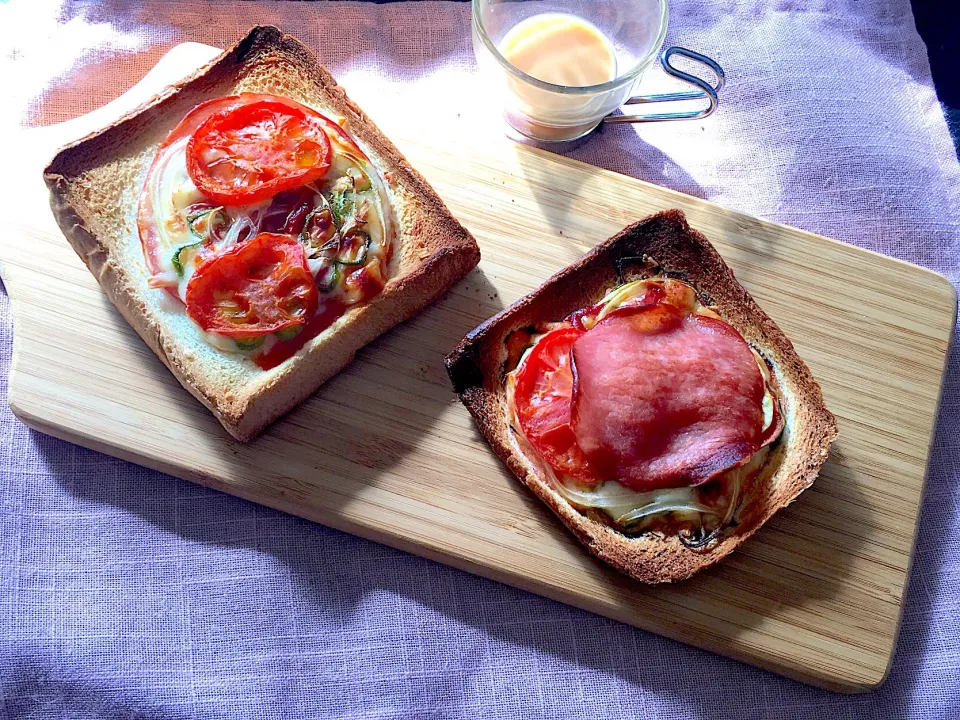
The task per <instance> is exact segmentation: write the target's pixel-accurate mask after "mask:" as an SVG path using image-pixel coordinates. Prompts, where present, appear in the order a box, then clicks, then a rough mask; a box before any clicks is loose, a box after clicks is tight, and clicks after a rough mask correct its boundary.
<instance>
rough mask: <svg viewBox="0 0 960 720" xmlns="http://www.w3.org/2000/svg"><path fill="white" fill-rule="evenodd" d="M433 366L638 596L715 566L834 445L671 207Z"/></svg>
mask: <svg viewBox="0 0 960 720" xmlns="http://www.w3.org/2000/svg"><path fill="white" fill-rule="evenodd" d="M446 364H447V369H448V372H449V375H450V378H451V380H452V382H453V386H454V390H455V392H456V393H457V395H458V396H459V398H460V400H461V401H462V402H463V404H464V405H465V406H466V407H467V409H468V410H469V411H470V413H471V414H472V415H473V417H474V419H475V420H476V422H477V425H478V426H479V429H480V431H481V433H482V434H483V436H484V437H485V438H486V440H487V442H488V443H489V444H490V446H491V447H492V448H493V450H494V451H495V452H496V453H497V455H498V456H499V457H500V458H501V459H502V460H503V462H504V463H505V464H506V465H507V467H508V468H509V469H510V470H511V471H512V472H513V474H514V475H516V477H517V478H518V479H519V480H520V481H521V482H522V483H523V484H524V485H526V486H527V487H528V488H530V490H532V491H533V492H534V493H535V494H536V495H537V496H538V497H539V498H540V499H541V500H542V501H543V502H544V503H546V505H548V506H549V507H550V509H551V510H553V512H554V513H555V514H556V515H557V516H559V518H560V519H561V520H562V522H563V523H564V524H565V525H566V526H567V528H569V529H570V530H571V531H572V532H573V534H574V535H575V536H576V537H577V539H578V540H580V542H582V543H583V544H584V545H585V546H586V547H587V548H588V549H589V551H590V552H591V553H593V554H594V555H596V556H597V557H598V558H600V559H602V560H604V561H606V562H607V563H609V564H610V565H612V566H613V567H615V568H616V569H617V570H619V571H621V572H623V573H625V574H627V575H629V576H631V577H633V578H635V579H637V580H639V581H641V582H645V583H662V582H673V581H677V580H683V579H685V578H688V577H690V576H691V575H693V574H694V573H696V572H698V571H700V570H702V569H704V568H706V567H709V566H711V565H713V564H715V563H716V562H718V561H719V560H721V559H722V558H724V557H726V556H727V555H729V554H730V553H731V552H732V551H733V550H734V549H736V548H737V547H739V546H740V545H741V544H742V543H743V542H744V541H745V540H747V539H748V538H749V537H750V536H751V535H753V534H754V533H755V532H756V531H757V530H758V529H759V528H760V527H761V526H762V525H763V524H764V523H765V522H766V521H767V520H768V519H770V517H772V516H773V514H774V513H776V512H777V511H778V510H780V509H781V508H783V507H785V506H786V505H788V504H789V503H791V502H793V501H794V500H795V499H796V498H797V497H798V496H799V495H800V494H801V493H802V492H803V491H804V490H805V489H807V488H808V487H810V485H811V484H812V483H813V481H814V479H815V478H816V476H817V474H818V472H819V470H820V467H821V465H822V464H823V463H824V462H825V461H826V458H827V455H828V452H829V449H830V445H831V443H832V442H833V441H834V439H835V438H836V435H837V424H836V420H835V418H834V417H833V415H832V414H831V413H830V411H829V410H828V409H827V408H826V406H825V404H824V401H823V395H822V393H821V390H820V387H819V385H817V383H816V381H815V380H814V378H813V377H812V376H811V374H810V371H809V370H808V368H807V366H806V365H805V364H804V362H803V361H802V360H801V359H800V357H799V356H798V355H797V353H796V351H795V350H794V348H793V345H792V344H791V343H790V341H789V340H788V339H787V337H786V336H785V335H784V334H783V332H782V331H781V330H780V328H778V327H777V325H776V324H775V323H774V321H773V320H771V319H770V317H768V316H767V315H766V314H765V313H764V312H763V310H762V309H761V308H760V307H759V306H758V305H757V303H756V302H755V301H754V300H753V298H752V297H751V296H750V295H749V294H748V293H747V291H746V290H745V289H744V288H743V287H742V286H741V285H740V283H738V282H737V280H736V279H735V278H734V276H733V272H732V271H731V270H730V269H729V268H728V267H727V265H726V264H725V263H724V261H723V259H722V258H721V257H720V255H719V254H718V253H717V251H716V250H715V249H714V248H713V246H712V245H711V244H710V243H709V241H708V240H707V239H706V238H705V237H704V236H703V235H701V234H700V233H698V232H696V231H695V230H692V229H691V228H690V227H689V226H688V225H687V222H686V220H685V218H684V216H683V214H682V213H681V212H679V211H676V210H672V211H667V212H664V213H660V214H658V215H654V216H652V217H650V218H648V219H646V220H643V221H641V222H638V223H636V224H634V225H631V226H629V227H627V228H626V229H624V230H623V231H622V232H620V233H619V234H617V235H616V236H614V237H612V238H610V239H609V240H607V241H606V242H603V243H601V244H600V245H598V246H597V247H596V248H594V249H593V250H592V251H591V252H589V253H588V254H587V255H586V256H584V257H583V258H582V259H581V260H579V261H578V262H576V263H574V264H573V265H571V266H569V267H567V268H566V269H564V270H562V271H560V272H559V273H558V274H556V275H554V276H553V277H552V278H550V279H549V280H548V281H547V282H545V283H544V284H543V285H542V286H541V287H540V288H538V289H537V290H535V291H533V292H532V293H530V294H529V295H527V296H526V297H523V298H521V299H520V300H518V301H517V302H516V303H514V304H513V305H512V306H511V307H509V308H507V309H506V310H504V311H502V312H501V313H499V314H498V315H496V316H495V317H493V318H491V319H490V320H488V321H487V322H485V323H483V324H482V325H480V326H479V327H478V328H477V329H476V330H474V331H473V332H471V333H470V334H469V335H468V336H467V337H466V338H464V340H463V341H462V342H461V343H460V344H459V345H458V347H457V348H456V349H455V350H454V351H453V352H452V353H451V354H450V355H448V356H447V358H446Z"/></svg>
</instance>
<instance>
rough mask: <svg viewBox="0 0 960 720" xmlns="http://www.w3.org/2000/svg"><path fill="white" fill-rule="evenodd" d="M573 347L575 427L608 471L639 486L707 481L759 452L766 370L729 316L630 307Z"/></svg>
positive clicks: (589, 452) (599, 464) (592, 458)
mask: <svg viewBox="0 0 960 720" xmlns="http://www.w3.org/2000/svg"><path fill="white" fill-rule="evenodd" d="M572 354H573V361H574V362H573V365H574V373H575V382H574V390H573V399H572V409H571V410H572V411H571V426H572V428H573V430H574V433H575V435H576V438H577V442H578V443H579V445H580V448H581V449H582V450H583V452H584V454H585V455H586V457H587V458H588V460H589V461H590V463H591V464H592V465H593V466H594V468H596V469H597V470H598V471H599V472H600V473H601V474H602V476H603V477H605V478H611V479H613V478H616V479H617V480H619V481H620V482H621V483H623V484H624V485H626V486H628V487H630V488H633V489H635V490H638V491H648V490H654V489H659V488H671V487H684V486H692V485H700V484H702V483H705V482H707V481H709V480H711V479H713V478H715V477H716V476H717V475H719V474H721V473H723V472H725V471H727V470H729V469H731V468H734V467H737V466H739V465H742V464H744V463H746V462H747V461H749V459H750V457H751V456H752V455H753V454H754V453H755V452H756V451H757V450H758V449H759V447H760V444H761V442H762V439H763V432H762V430H763V395H764V380H763V376H762V374H761V372H760V368H759V367H758V366H757V363H756V360H755V359H754V355H753V352H752V351H751V350H750V347H749V346H748V345H747V343H746V341H745V340H744V339H743V337H741V336H740V334H739V333H738V332H737V331H736V330H735V329H734V328H733V327H731V326H730V325H729V324H727V323H726V322H724V321H723V320H719V319H716V318H712V317H706V316H703V315H697V314H694V313H689V312H686V311H684V310H681V309H679V308H677V307H675V306H672V305H667V304H655V305H648V306H645V307H636V308H628V309H626V308H625V309H623V310H621V311H618V312H616V313H614V314H612V315H610V316H608V317H607V318H605V319H604V320H602V321H601V322H600V323H598V324H597V325H596V326H595V327H594V328H593V329H592V330H590V331H589V332H587V333H584V334H583V335H581V336H580V337H579V338H578V339H577V340H576V342H574V344H573V350H572Z"/></svg>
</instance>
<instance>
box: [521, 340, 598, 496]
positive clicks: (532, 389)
mask: <svg viewBox="0 0 960 720" xmlns="http://www.w3.org/2000/svg"><path fill="white" fill-rule="evenodd" d="M583 332H584V331H583V330H581V329H579V328H576V327H562V328H558V329H556V330H552V331H550V332H549V333H547V334H546V335H544V336H543V337H542V338H540V340H539V342H537V344H536V345H535V346H534V347H533V349H532V350H531V351H530V353H529V354H528V355H527V356H526V357H525V358H524V360H523V362H522V364H521V367H520V368H519V371H518V372H517V374H516V383H515V385H514V389H513V400H514V404H515V406H516V410H517V418H518V420H519V421H520V427H521V429H522V430H523V434H524V435H525V436H526V437H527V440H529V441H530V443H531V444H532V445H533V446H534V448H535V449H536V450H537V452H538V453H540V456H541V457H543V459H544V460H546V461H547V463H549V464H550V466H551V467H553V469H554V470H557V471H558V472H561V473H565V474H567V475H570V476H572V477H575V478H577V479H578V480H582V481H585V482H589V483H595V482H597V478H596V475H595V474H594V469H593V468H592V467H591V466H590V463H589V462H588V461H587V459H586V457H585V456H584V454H583V451H582V450H581V449H580V446H579V445H578V444H577V438H576V436H575V435H574V433H573V428H572V427H571V426H570V413H571V400H572V398H573V368H572V366H571V364H570V358H571V349H572V348H573V343H574V341H575V340H576V339H577V338H578V337H580V336H581V335H582V334H583Z"/></svg>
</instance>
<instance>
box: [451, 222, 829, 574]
mask: <svg viewBox="0 0 960 720" xmlns="http://www.w3.org/2000/svg"><path fill="white" fill-rule="evenodd" d="M624 258H637V259H639V258H649V259H651V260H653V261H655V262H656V264H657V265H658V266H659V268H658V270H657V271H656V274H660V275H664V274H665V275H669V276H672V277H677V278H678V279H681V280H683V281H685V282H687V283H689V284H690V285H692V286H693V287H694V288H695V289H696V290H697V292H698V294H699V295H700V298H701V302H704V303H705V304H709V305H712V306H714V308H715V309H716V310H717V311H718V312H719V314H720V315H721V316H722V317H723V318H724V319H725V320H726V321H727V322H729V323H730V324H731V325H732V326H733V327H735V328H736V329H737V330H738V331H739V332H740V333H741V334H742V335H743V337H744V338H745V339H746V340H747V342H748V343H750V344H751V345H752V346H753V347H754V348H755V349H756V350H758V352H759V353H760V354H761V355H762V356H763V357H764V358H765V359H766V360H767V361H768V364H769V365H770V366H771V368H772V374H773V378H774V380H775V382H776V385H777V390H778V393H779V395H780V402H781V408H782V410H783V411H784V415H785V426H784V430H783V433H782V434H781V436H780V438H779V439H778V440H777V441H776V443H775V444H774V446H773V447H772V449H771V453H770V455H769V457H768V459H767V461H766V463H765V465H764V471H762V472H761V473H760V476H759V477H758V479H757V481H756V482H754V483H753V484H752V485H751V488H750V490H749V491H748V494H747V495H746V497H744V499H743V503H742V505H741V510H740V511H739V513H738V516H737V524H736V526H734V527H730V528H728V529H727V530H725V531H724V532H723V533H722V534H721V535H720V537H719V540H718V541H717V542H714V543H712V544H710V545H707V546H706V547H705V548H701V549H693V548H690V547H687V546H685V545H684V544H683V543H681V542H680V540H679V539H678V538H677V537H676V536H663V535H660V534H655V533H647V534H643V535H639V536H635V537H628V536H627V535H624V534H622V533H620V532H618V531H617V530H615V529H613V528H612V527H610V526H609V525H608V524H606V523H604V522H601V521H599V520H598V519H594V518H592V517H589V516H588V515H586V514H584V513H582V512H580V511H578V510H577V509H576V508H575V507H573V506H572V505H570V504H569V503H568V502H567V501H566V500H565V499H564V498H563V497H562V496H561V495H560V494H558V493H557V492H556V491H555V490H554V489H553V488H552V487H551V484H550V481H549V480H548V479H547V474H546V471H545V467H544V465H543V461H542V460H541V459H540V458H538V457H535V454H533V453H530V454H529V455H530V456H528V454H527V453H524V452H520V451H518V450H517V449H516V446H515V444H514V443H512V442H511V437H510V436H511V433H512V432H514V431H513V430H512V429H511V426H510V420H509V414H508V410H507V401H506V388H505V379H506V374H507V372H509V371H510V370H511V369H512V367H508V360H507V354H508V353H507V339H508V338H509V337H510V335H511V333H513V332H515V331H518V330H524V329H525V328H529V327H530V326H535V325H537V324H538V323H542V322H545V321H546V322H555V321H562V320H563V319H564V318H565V317H567V316H568V315H569V314H570V313H572V312H574V311H576V310H578V309H580V308H583V307H588V306H590V305H593V304H594V303H596V302H598V301H599V300H600V299H601V298H602V297H603V295H604V294H605V293H606V292H607V291H608V290H609V289H610V288H611V287H612V286H614V285H615V284H616V283H617V282H618V265H619V266H620V269H621V270H622V275H623V278H622V279H624V280H630V279H633V278H639V277H644V276H646V275H649V274H651V272H650V270H649V268H648V267H647V266H646V265H644V263H643V262H642V261H640V260H626V261H625V260H624ZM446 365H447V371H448V372H449V374H450V379H451V380H452V382H453V386H454V391H455V392H456V393H457V395H458V396H459V398H460V400H461V401H462V402H463V404H464V405H465V406H466V407H467V409H468V410H469V411H470V414H471V415H473V417H474V419H475V420H476V422H477V425H478V426H479V428H480V432H481V433H482V434H483V436H484V438H486V440H487V442H488V443H490V446H491V447H492V448H493V449H494V451H495V452H496V453H497V455H498V456H499V457H500V459H501V460H503V462H504V463H505V464H506V465H507V467H508V468H510V470H511V471H512V472H513V474H514V475H516V476H517V478H518V479H519V480H520V481H521V482H522V483H523V484H525V485H526V486H527V487H529V488H530V489H531V490H532V491H533V492H534V493H535V494H536V495H537V496H538V497H539V498H540V499H541V500H543V501H544V502H545V503H546V504H547V505H548V506H549V507H550V509H551V510H553V512H554V513H556V515H557V516H558V517H559V518H560V519H561V520H562V521H563V523H564V524H565V525H566V526H567V527H568V528H569V529H570V530H571V531H572V532H573V534H574V535H575V536H576V537H577V539H578V540H580V541H581V542H582V543H583V544H584V545H586V547H587V548H588V549H589V550H590V552H591V553H593V554H594V555H596V556H597V557H598V558H600V559H601V560H604V561H606V562H608V563H609V564H610V565H612V566H614V567H615V568H616V569H618V570H620V571H621V572H623V573H625V574H627V575H629V576H631V577H633V578H635V579H637V580H639V581H641V582H644V583H663V582H674V581H678V580H683V579H685V578H688V577H690V576H691V575H693V574H694V573H696V572H698V571H700V570H702V569H704V568H706V567H709V566H710V565H713V564H715V563H716V562H718V561H719V560H721V559H723V558H724V557H726V556H727V555H729V554H730V553H731V552H733V551H734V550H735V549H736V548H737V547H739V546H740V544H741V543H743V542H744V541H745V540H747V538H749V537H750V536H751V535H753V533H755V532H756V531H757V530H758V529H759V528H760V527H761V526H762V525H763V524H764V523H765V522H766V521H767V520H768V519H769V518H770V517H771V516H772V515H773V514H774V513H775V512H777V511H778V510H779V509H780V508H783V507H785V506H786V505H788V504H789V503H791V502H793V501H794V500H795V499H796V498H797V497H798V496H799V495H800V494H801V493H802V492H803V491H804V490H806V489H807V488H808V487H810V486H811V485H812V484H813V481H814V479H815V478H816V476H817V473H818V472H819V470H820V467H821V466H822V464H823V463H824V461H825V460H826V458H827V455H828V453H829V449H830V445H831V443H832V442H833V441H834V439H835V438H836V436H837V423H836V419H835V418H834V416H833V415H832V414H831V413H830V411H829V410H827V408H826V405H825V404H824V401H823V394H822V392H821V390H820V386H819V385H817V383H816V381H815V380H814V379H813V377H812V376H811V374H810V371H809V369H808V368H807V366H806V365H805V364H804V362H803V361H802V360H801V359H800V357H799V356H798V355H797V353H796V351H795V350H794V348H793V345H792V344H791V342H790V341H789V340H788V339H787V337H786V336H785V335H784V334H783V332H782V331H781V330H780V328H778V327H777V325H776V324H775V323H774V322H773V320H771V319H770V318H769V317H768V316H767V315H766V314H765V313H764V312H763V310H761V309H760V307H759V306H758V305H757V304H756V302H755V301H754V300H753V298H752V297H751V296H750V295H749V294H748V293H747V291H746V290H745V289H744V288H743V286H741V285H740V283H739V282H737V280H736V279H735V278H734V276H733V272H732V271H731V270H730V268H729V267H727V265H726V263H724V261H723V259H722V258H721V257H720V255H719V253H717V251H716V250H715V249H714V248H713V246H712V245H711V244H710V242H709V241H708V240H707V239H706V238H705V237H704V236H703V235H701V234H700V233H698V232H697V231H695V230H692V229H691V228H690V227H689V226H688V225H687V222H686V219H685V218H684V216H683V213H681V212H680V211H679V210H669V211H666V212H662V213H659V214H657V215H653V216H651V217H649V218H647V219H645V220H642V221H640V222H637V223H635V224H633V225H630V226H629V227H627V228H625V229H624V230H623V231H621V232H620V233H618V234H617V235H615V236H613V237H612V238H610V239H609V240H607V241H605V242H603V243H601V244H600V245H598V246H597V247H595V248H594V249H593V250H591V251H590V252H589V253H587V254H586V255H585V256H584V257H583V258H581V259H580V260H578V261H577V262H575V263H574V264H572V265H570V266H569V267H567V268H565V269H564V270H561V271H560V272H559V273H557V274H556V275H554V276H553V277H552V278H550V279H549V280H547V281H546V282H545V283H544V284H543V285H541V286H540V287H539V288H538V289H536V290H534V291H533V292H532V293H530V294H529V295H527V296H525V297H523V298H521V299H520V300H518V301H517V302H516V303H514V304H513V305H512V306H510V307H509V308H507V309H506V310H504V311H502V312H500V313H499V314H497V315H496V316H494V317H493V318H491V319H489V320H487V321H486V322H485V323H483V324H482V325H480V326H479V327H478V328H476V329H475V330H474V331H473V332H471V333H470V334H469V335H467V337H466V338H464V339H463V341H461V343H460V344H459V345H458V346H457V348H456V349H455V350H454V351H453V352H452V353H450V354H449V355H448V356H447V358H446Z"/></svg>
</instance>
